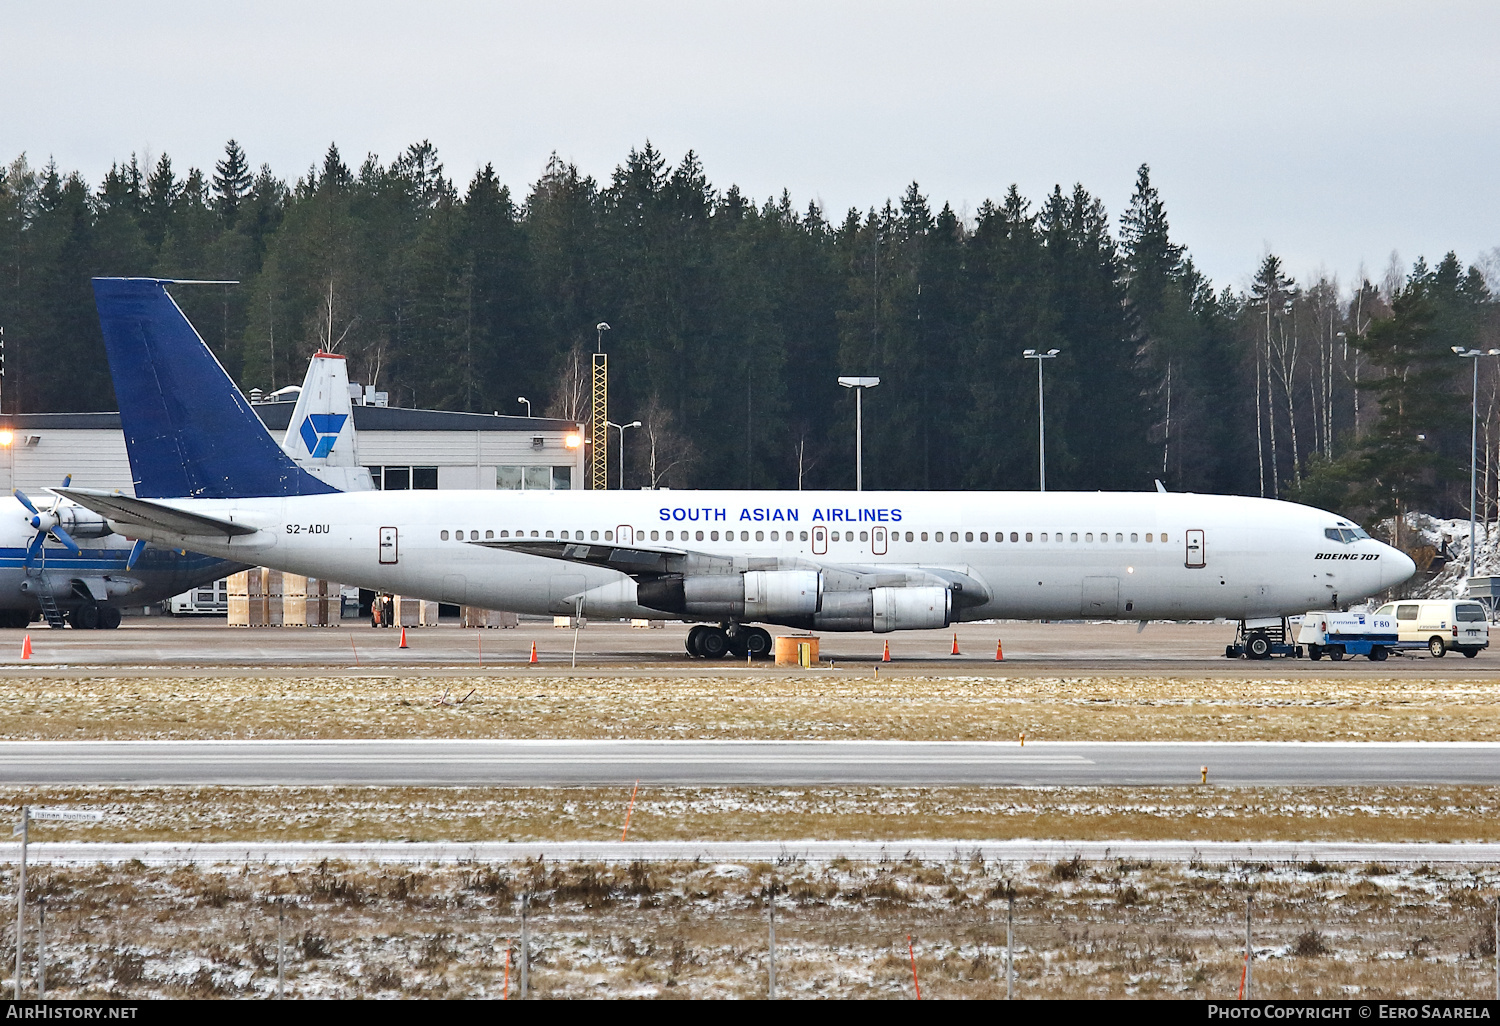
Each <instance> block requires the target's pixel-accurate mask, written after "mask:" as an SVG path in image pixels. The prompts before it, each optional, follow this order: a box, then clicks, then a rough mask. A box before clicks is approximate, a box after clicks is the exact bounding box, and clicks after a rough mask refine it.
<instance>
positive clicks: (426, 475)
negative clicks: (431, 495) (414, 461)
mask: <svg viewBox="0 0 1500 1026" xmlns="http://www.w3.org/2000/svg"><path fill="white" fill-rule="evenodd" d="M411 486H412V488H413V490H416V491H427V492H435V491H437V467H412V468H411Z"/></svg>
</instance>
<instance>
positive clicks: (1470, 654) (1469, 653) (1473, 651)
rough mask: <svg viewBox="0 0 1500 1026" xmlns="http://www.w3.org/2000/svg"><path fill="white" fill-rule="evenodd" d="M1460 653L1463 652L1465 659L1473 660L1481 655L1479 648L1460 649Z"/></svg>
mask: <svg viewBox="0 0 1500 1026" xmlns="http://www.w3.org/2000/svg"><path fill="white" fill-rule="evenodd" d="M1460 651H1461V652H1463V654H1464V658H1465V659H1473V658H1474V657H1475V656H1477V655H1478V654H1479V649H1477V648H1465V649H1460Z"/></svg>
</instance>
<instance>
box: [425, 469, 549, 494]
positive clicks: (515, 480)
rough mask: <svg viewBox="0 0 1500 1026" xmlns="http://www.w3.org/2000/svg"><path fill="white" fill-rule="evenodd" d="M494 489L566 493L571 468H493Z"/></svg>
mask: <svg viewBox="0 0 1500 1026" xmlns="http://www.w3.org/2000/svg"><path fill="white" fill-rule="evenodd" d="M417 487H421V486H420V485H418V486H417ZM495 487H496V488H498V489H500V490H501V491H520V490H521V489H523V488H524V489H525V490H527V491H543V492H545V491H552V490H558V491H566V490H568V489H570V488H572V487H573V468H572V467H526V466H519V465H517V464H509V465H506V466H500V467H496V468H495Z"/></svg>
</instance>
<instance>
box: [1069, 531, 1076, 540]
mask: <svg viewBox="0 0 1500 1026" xmlns="http://www.w3.org/2000/svg"><path fill="white" fill-rule="evenodd" d="M1077 540H1078V532H1077V531H1074V532H1073V533H1072V534H1070V535H1068V541H1072V542H1076V541H1077Z"/></svg>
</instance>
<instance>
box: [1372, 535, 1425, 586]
mask: <svg viewBox="0 0 1500 1026" xmlns="http://www.w3.org/2000/svg"><path fill="white" fill-rule="evenodd" d="M1416 572H1417V564H1416V563H1415V562H1413V561H1412V558H1411V557H1410V556H1408V555H1407V554H1406V553H1404V552H1402V551H1401V550H1400V549H1397V548H1392V547H1391V546H1389V545H1387V546H1385V551H1384V552H1383V553H1382V554H1381V556H1380V587H1381V590H1384V589H1386V588H1392V587H1395V586H1396V585H1398V584H1400V583H1401V582H1402V581H1404V580H1406V579H1408V578H1409V577H1411V575H1412V574H1414V573H1416Z"/></svg>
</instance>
